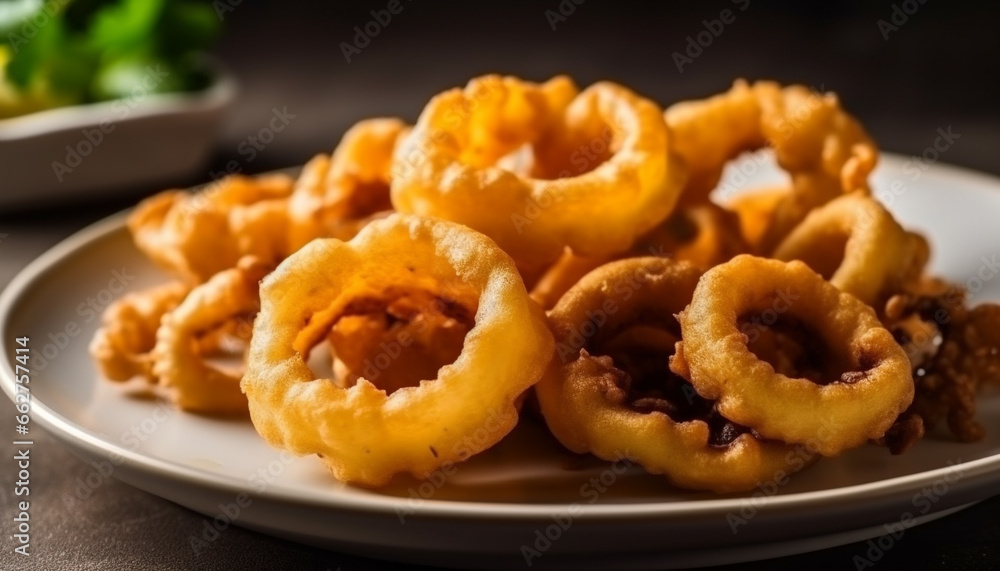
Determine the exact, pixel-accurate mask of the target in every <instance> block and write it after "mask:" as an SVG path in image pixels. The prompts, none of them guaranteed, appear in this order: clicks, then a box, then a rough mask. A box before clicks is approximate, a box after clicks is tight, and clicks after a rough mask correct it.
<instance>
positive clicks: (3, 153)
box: [0, 66, 236, 207]
mask: <svg viewBox="0 0 1000 571" xmlns="http://www.w3.org/2000/svg"><path fill="white" fill-rule="evenodd" d="M211 71H212V75H213V77H214V81H213V83H212V84H211V85H210V86H208V87H207V88H205V89H203V90H201V91H197V92H190V93H164V94H150V95H144V94H143V93H142V92H141V91H140V92H137V93H136V94H135V97H133V98H130V99H123V100H115V101H106V102H101V103H93V104H88V105H74V106H70V107H62V108H57V109H50V110H46V111H40V112H37V113H31V114H29V115H23V116H20V117H13V118H10V119H3V120H0V207H4V206H8V207H9V206H28V205H31V204H38V203H40V202H42V201H45V200H50V199H52V198H64V197H67V196H72V195H77V196H79V195H80V193H84V192H86V193H90V195H91V196H96V195H98V194H105V195H106V194H110V193H112V192H116V191H121V190H122V189H123V188H125V187H127V186H129V185H142V186H151V185H154V184H157V183H160V184H169V183H171V182H177V181H178V179H184V178H190V177H191V176H193V175H195V174H197V172H198V170H199V169H201V168H204V165H205V161H206V160H207V159H208V158H209V156H210V154H211V152H212V146H213V143H214V142H215V135H216V133H217V132H218V129H219V126H220V124H221V122H222V119H223V116H224V113H225V110H226V108H227V107H228V106H229V105H230V103H231V102H232V100H233V98H234V96H235V94H236V83H235V81H234V80H233V79H232V78H231V77H230V76H229V75H228V74H226V73H225V72H223V71H221V70H220V69H218V67H217V66H213V67H212V70H211Z"/></svg>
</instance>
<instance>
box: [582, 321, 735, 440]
mask: <svg viewBox="0 0 1000 571" xmlns="http://www.w3.org/2000/svg"><path fill="white" fill-rule="evenodd" d="M679 338H680V326H679V325H678V324H677V321H676V319H674V318H673V317H672V316H671V317H670V319H669V322H668V323H665V324H653V323H644V324H643V323H640V324H634V325H631V326H629V327H626V328H624V329H622V330H620V331H619V332H617V333H615V334H613V335H611V336H609V337H608V338H606V339H599V340H595V341H597V342H595V343H594V344H593V346H592V347H589V348H588V349H589V350H593V351H594V354H596V355H605V356H607V357H610V358H611V360H612V361H613V363H614V367H615V369H616V370H617V371H618V372H619V373H620V374H618V375H617V376H616V380H617V385H618V387H619V388H620V389H621V390H622V391H623V392H624V393H625V395H626V403H627V406H628V407H629V408H630V409H632V410H634V411H636V412H639V413H643V414H650V413H662V414H665V415H667V416H668V417H670V419H671V420H673V421H674V422H688V421H692V420H701V421H703V422H705V423H706V424H708V428H709V441H708V443H709V445H711V446H718V447H724V446H728V445H729V444H731V443H732V442H733V441H734V440H736V438H737V437H739V436H740V435H741V434H744V433H747V432H750V429H749V428H747V427H745V426H741V425H738V424H736V423H734V422H731V421H729V420H728V419H726V418H724V417H723V416H722V415H720V414H719V413H718V411H717V410H716V409H715V405H714V403H713V402H712V401H710V400H707V399H705V398H702V397H701V396H700V395H699V394H698V393H697V392H696V391H695V390H694V387H693V386H692V385H691V383H689V382H688V381H687V379H685V378H683V377H681V376H680V375H678V374H676V373H674V372H673V371H671V370H670V368H669V361H670V357H671V356H672V355H673V354H674V350H675V344H676V342H677V341H678V340H679Z"/></svg>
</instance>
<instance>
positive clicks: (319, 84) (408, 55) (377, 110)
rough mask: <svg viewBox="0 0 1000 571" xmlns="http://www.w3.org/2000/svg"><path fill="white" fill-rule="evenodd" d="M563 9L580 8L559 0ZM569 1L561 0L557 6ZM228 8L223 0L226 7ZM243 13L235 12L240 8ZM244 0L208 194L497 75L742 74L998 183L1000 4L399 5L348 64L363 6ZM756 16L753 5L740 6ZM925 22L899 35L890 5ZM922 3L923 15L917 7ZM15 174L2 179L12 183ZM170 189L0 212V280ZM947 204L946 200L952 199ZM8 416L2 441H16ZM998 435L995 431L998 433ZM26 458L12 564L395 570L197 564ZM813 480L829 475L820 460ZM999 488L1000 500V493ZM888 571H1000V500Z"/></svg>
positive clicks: (179, 535) (218, 546)
mask: <svg viewBox="0 0 1000 571" xmlns="http://www.w3.org/2000/svg"><path fill="white" fill-rule="evenodd" d="M566 1H567V2H568V0H566ZM564 3H565V2H564ZM217 4H218V3H217ZM232 4H235V2H232ZM261 4H262V3H251V2H242V3H239V4H238V5H236V6H234V7H233V9H232V10H231V11H225V12H223V16H224V21H225V24H226V26H227V27H228V30H227V32H226V34H225V36H224V37H223V38H222V40H221V41H220V42H219V45H218V47H217V50H216V51H217V53H218V55H219V56H220V57H221V58H222V60H223V61H225V62H226V63H227V64H228V66H229V67H230V68H231V69H232V70H233V71H234V73H235V74H236V76H237V78H238V79H239V81H240V83H241V94H240V97H239V99H238V101H237V104H236V105H235V107H234V109H233V111H232V113H231V115H230V117H229V121H228V123H227V126H226V128H225V129H224V131H223V132H222V133H221V134H220V137H219V142H218V146H217V151H216V154H215V156H214V158H213V159H212V161H211V164H209V165H206V167H205V170H204V173H203V174H199V175H197V176H194V177H191V178H190V179H187V180H176V181H171V183H172V184H174V185H176V186H183V185H188V184H194V183H198V182H205V181H207V180H209V178H210V177H209V173H210V172H217V171H219V170H220V169H222V168H224V165H226V164H227V162H229V161H231V160H237V161H239V162H240V166H241V169H242V170H243V171H244V172H249V173H255V172H262V171H266V170H270V169H273V168H280V167H286V166H291V165H297V164H301V163H303V162H304V161H305V160H307V159H308V158H310V157H311V156H312V155H313V154H316V153H319V152H324V151H326V152H328V150H329V149H332V148H333V146H334V145H335V144H336V142H337V140H338V139H339V137H340V135H341V134H342V133H343V131H344V129H345V128H347V127H348V126H349V125H350V124H352V123H353V122H355V121H357V120H358V119H361V118H364V117H369V116H375V115H398V116H401V117H404V118H406V119H407V120H410V121H412V120H414V119H415V118H416V115H417V114H418V113H419V111H420V109H421V107H422V106H423V103H424V102H425V101H426V100H427V98H429V97H430V96H431V95H433V94H434V93H436V92H438V91H440V90H442V89H443V88H445V87H449V86H456V85H461V84H463V83H464V82H465V81H466V80H467V79H468V78H469V77H472V76H474V75H477V74H481V73H487V72H501V73H512V74H516V75H520V76H524V77H528V78H532V79H543V78H546V77H548V76H551V75H553V74H556V73H569V74H571V75H572V76H574V78H575V79H576V80H577V81H578V83H579V84H581V85H586V84H589V83H590V82H592V81H595V80H598V79H611V80H616V81H620V82H623V83H625V84H628V85H630V86H632V87H633V88H634V89H636V90H637V91H638V92H640V93H642V94H645V95H647V96H649V97H651V98H653V99H656V100H658V101H660V102H661V103H664V104H666V103H669V102H672V101H676V100H678V99H682V98H690V97H699V96H704V95H708V94H710V93H714V92H717V91H721V90H723V89H725V88H726V87H727V86H728V85H729V84H730V83H731V82H732V80H733V79H734V78H737V77H747V78H751V79H753V78H774V79H778V80H781V81H784V82H799V83H804V84H807V85H812V86H815V87H818V88H823V89H826V90H832V91H836V92H837V93H838V94H839V95H840V96H841V99H842V101H843V102H844V105H845V106H846V107H847V108H848V109H850V110H851V111H852V112H853V113H854V114H855V115H856V116H858V117H859V118H860V119H861V120H862V121H863V122H864V124H865V125H866V126H867V127H868V129H869V131H870V132H871V133H872V135H873V136H874V137H875V138H876V139H877V140H878V142H879V144H880V146H881V147H882V148H883V149H884V150H887V151H891V152H896V153H902V154H916V153H919V152H921V151H922V150H923V149H924V148H925V147H927V146H928V145H929V144H931V143H932V142H933V140H934V137H935V136H936V130H937V129H938V128H948V127H951V128H952V130H953V131H954V132H957V133H960V134H961V139H960V141H959V142H958V143H957V144H956V145H954V146H953V148H952V149H950V150H949V151H948V155H947V157H946V158H945V160H946V162H950V163H953V164H958V165H962V166H967V167H971V168H975V169H978V170H982V171H986V172H990V173H993V174H1000V162H998V160H997V158H998V146H1000V145H998V144H1000V107H998V106H997V101H998V96H1000V85H998V83H1000V82H998V80H997V77H998V75H997V72H998V71H1000V58H998V57H997V56H1000V33H997V22H1000V5H996V4H993V3H986V2H983V3H981V4H977V3H949V4H945V3H944V2H935V1H931V2H925V3H919V2H917V1H916V0H911V1H910V2H889V1H885V2H881V1H880V2H864V3H862V2H841V3H824V4H823V5H822V6H813V7H803V6H802V5H801V4H802V3H798V2H791V1H789V2H763V1H759V0H739V1H735V0H734V1H732V2H730V1H721V0H720V1H717V2H713V3H697V4H694V3H692V5H689V6H684V7H668V6H661V5H657V6H656V7H655V8H654V7H651V6H650V5H647V4H640V3H618V2H615V3H612V2H609V1H601V0H587V2H585V3H582V4H580V5H576V8H575V11H574V12H573V13H572V14H570V15H568V16H567V17H566V19H565V21H557V22H556V25H555V30H553V29H552V25H551V24H550V22H549V21H548V19H547V17H546V14H545V12H546V10H558V9H559V8H558V6H559V2H558V1H557V0H552V1H548V2H539V3H536V4H530V5H524V6H518V5H511V4H508V3H500V2H483V3H450V4H436V5H431V4H430V3H425V2H419V1H418V2H410V1H409V0H404V2H403V6H404V9H403V11H402V12H401V13H400V14H398V15H396V16H395V17H394V19H393V21H392V22H391V24H390V25H388V26H386V28H385V29H384V30H382V32H381V33H380V34H379V36H378V37H377V38H375V39H374V40H373V41H372V43H371V44H370V45H368V46H366V47H365V48H364V49H363V50H362V51H361V53H360V54H355V55H354V57H352V61H351V62H347V61H346V60H345V57H344V55H343V53H342V51H341V48H340V43H341V42H343V41H348V42H350V41H351V37H352V36H353V34H354V32H353V30H352V28H353V27H354V26H357V25H363V24H364V23H365V22H366V21H367V20H368V19H370V16H369V15H368V12H369V10H372V9H380V8H382V7H384V4H385V3H384V2H378V1H371V2H364V3H353V4H351V5H350V6H346V7H341V6H337V7H333V6H326V5H325V4H324V3H321V2H304V1H294V2H282V3H270V4H269V5H268V6H263V5H261ZM744 6H745V10H741V9H740V8H741V7H744ZM725 8H730V9H733V10H734V13H735V14H736V18H735V20H734V21H733V22H732V23H731V24H728V25H727V26H726V27H725V30H724V31H723V33H722V34H720V35H719V36H718V37H717V38H715V39H714V40H713V43H712V44H711V45H710V46H708V47H707V48H705V49H704V51H703V52H702V53H701V54H699V55H698V56H697V57H696V58H694V59H693V60H692V62H690V63H689V64H685V65H684V66H683V69H682V70H681V71H679V70H678V67H677V65H676V64H675V63H674V59H673V57H672V54H673V53H674V52H678V51H683V50H684V47H685V43H686V38H687V37H688V36H689V35H692V34H697V33H698V32H699V31H701V30H702V29H704V28H703V24H702V20H704V19H712V18H716V17H718V14H719V12H720V11H721V10H723V9H725ZM903 8H906V10H907V11H910V12H912V14H909V15H907V16H906V21H905V22H902V18H901V17H899V16H897V21H899V22H902V23H900V24H899V25H898V26H897V28H898V29H891V28H887V27H886V26H884V25H882V26H881V27H880V24H879V21H880V20H883V21H886V22H890V23H892V17H893V13H894V11H895V10H897V9H899V10H902V9H903ZM914 8H915V11H914ZM275 107H277V108H287V110H288V112H290V113H293V114H295V115H296V116H297V118H296V120H293V121H292V123H291V124H290V125H289V127H288V128H287V129H286V130H285V131H283V132H282V133H280V134H279V135H278V136H277V137H276V138H275V139H274V141H273V142H272V143H271V144H269V145H268V146H267V147H266V148H265V149H263V150H262V151H260V153H259V154H258V155H257V156H256V157H254V159H253V160H252V161H248V160H247V158H248V157H247V156H246V155H243V154H240V153H239V151H238V149H239V145H240V143H241V142H242V141H244V140H245V139H246V138H247V137H248V136H250V135H252V134H254V133H256V132H257V131H258V130H259V129H261V128H262V127H263V126H265V125H266V121H267V120H268V118H269V117H270V114H271V113H272V109H274V108H275ZM0 177H2V173H0ZM157 190H160V188H159V187H148V188H142V187H138V188H129V189H120V190H110V191H108V192H106V193H104V194H103V195H102V197H100V198H98V199H88V200H84V199H83V198H81V199H80V200H76V201H67V202H65V203H61V204H56V205H53V204H46V205H45V206H44V207H42V206H34V207H32V206H27V207H25V208H22V209H18V210H16V211H14V210H11V209H7V210H6V211H4V212H0V286H2V285H5V284H6V283H7V282H8V281H9V280H10V279H11V278H12V277H13V275H14V274H15V273H16V272H17V271H18V270H19V269H20V268H22V267H23V266H24V265H25V264H27V263H28V262H29V261H31V260H32V259H33V258H34V257H36V256H37V255H38V254H40V253H41V252H43V251H44V250H46V249H47V248H48V247H50V246H51V245H53V244H55V243H56V242H58V241H59V240H61V239H62V238H64V237H66V236H68V235H69V234H70V233H72V232H74V231H75V230H77V229H79V228H81V227H83V226H85V225H87V224H89V223H91V222H93V221H95V220H97V219H99V218H100V217H102V216H104V215H107V214H110V213H112V212H115V211H118V210H121V209H123V208H126V207H128V206H130V205H132V204H134V202H135V201H136V200H137V199H138V198H139V197H141V196H144V195H148V194H151V193H152V192H155V191H157ZM942 204H943V207H942V208H943V209H945V210H946V208H947V206H946V204H947V203H946V202H944V199H943V203H942ZM12 416H13V415H11V414H3V415H0V434H13V427H14V421H13V418H12ZM989 429H991V430H1000V427H996V426H992V427H989ZM34 436H35V445H34V448H33V452H32V454H33V456H32V458H33V461H34V463H33V465H32V489H31V491H32V497H31V500H32V506H33V512H32V528H33V530H35V532H34V535H33V540H32V543H33V545H32V548H33V555H32V556H31V557H30V558H23V557H19V556H18V557H15V556H13V555H12V554H11V552H10V549H11V547H8V546H10V545H12V544H11V543H10V540H9V539H8V538H7V537H6V536H7V535H8V533H7V531H4V536H5V547H4V548H3V550H2V551H0V568H3V569H70V568H72V569H115V570H118V569H121V570H125V569H244V568H245V569H320V570H322V569H331V570H333V569H343V570H345V571H346V570H351V569H383V568H386V567H387V564H385V563H381V562H375V561H371V560H363V559H359V558H356V557H351V556H347V555H343V554H339V553H333V552H328V551H323V550H318V549H314V548H310V547H306V546H303V545H298V544H295V543H291V542H287V541H283V540H279V539H275V538H272V537H268V536H265V535H261V534H258V533H255V532H251V531H247V530H243V529H240V528H235V527H231V528H229V529H228V530H226V531H225V532H224V533H223V534H222V537H220V539H219V540H217V541H215V542H214V543H213V544H212V545H211V548H210V549H208V550H206V551H204V552H203V553H201V554H200V555H197V556H196V555H195V554H194V552H193V551H192V550H191V548H190V547H189V545H188V536H189V534H190V533H191V532H192V530H195V529H199V528H200V526H201V525H202V522H203V520H204V519H205V518H204V517H203V516H201V515H200V514H198V513H195V512H192V511H189V510H187V509H184V508H182V507H179V506H177V505H175V504H173V503H171V502H168V501H166V500H163V499H160V498H158V497H156V496H153V495H150V494H148V493H145V492H142V491H140V490H138V489H136V488H132V487H130V486H128V485H126V484H124V483H121V482H118V481H117V480H110V481H106V482H105V483H104V484H102V485H101V486H100V487H99V488H98V489H96V490H95V492H94V496H93V497H92V498H91V499H90V500H89V501H86V502H79V503H77V504H75V505H74V506H73V507H72V508H69V507H67V506H65V505H64V501H63V498H64V496H65V495H66V494H67V493H72V489H73V486H74V485H75V483H76V478H78V477H85V476H86V474H87V473H88V472H89V471H90V467H89V466H88V465H87V464H85V463H84V462H82V461H81V460H79V459H77V458H76V457H75V456H73V455H72V453H71V452H70V451H69V450H68V449H67V448H66V447H65V446H63V445H62V444H60V443H58V442H57V441H55V439H53V438H52V437H50V436H48V435H45V434H41V433H36V434H34ZM13 453H14V450H13V448H12V446H11V445H10V444H9V441H5V442H4V443H3V444H2V456H3V457H4V458H6V459H8V460H4V461H3V463H2V464H0V482H3V483H4V484H3V485H2V486H0V499H2V500H3V517H2V520H3V522H4V523H3V524H2V525H3V529H4V530H7V529H10V526H11V523H10V522H11V520H12V518H13V513H12V510H13V504H14V500H15V497H14V496H13V495H12V489H11V486H9V485H8V484H7V483H8V482H13V481H14V479H15V478H14V476H15V474H16V468H15V464H14V463H13V462H11V461H10V460H9V459H10V458H11V457H12V455H13ZM817 469H822V468H821V467H819V468H817ZM997 491H998V493H1000V489H998V490H997ZM867 549H868V545H867V543H865V542H861V543H857V544H849V545H845V546H841V547H836V548H832V549H827V550H823V551H819V552H815V553H809V554H803V555H798V556H793V557H788V558H783V559H778V560H772V561H766V562H758V563H752V564H748V565H746V566H745V567H746V568H749V569H771V568H794V569H801V568H837V569H852V568H855V566H856V560H855V556H856V555H864V553H865V552H866V550H867ZM876 566H878V567H880V568H886V569H890V568H904V567H905V568H914V569H923V568H947V569H976V568H982V569H997V568H1000V496H996V497H993V498H992V499H989V500H986V501H984V502H982V503H980V504H977V505H975V506H973V507H970V508H968V509H966V510H964V511H961V512H959V513H956V514H954V515H951V516H948V517H946V518H943V519H941V520H938V521H935V522H932V523H928V524H926V525H922V526H919V527H916V528H913V529H910V530H908V531H907V532H906V534H905V536H904V537H903V538H902V539H901V540H900V541H898V542H897V543H896V545H895V546H894V547H893V548H892V549H891V550H889V551H887V552H886V553H885V555H884V557H883V558H882V559H881V560H880V561H878V562H876Z"/></svg>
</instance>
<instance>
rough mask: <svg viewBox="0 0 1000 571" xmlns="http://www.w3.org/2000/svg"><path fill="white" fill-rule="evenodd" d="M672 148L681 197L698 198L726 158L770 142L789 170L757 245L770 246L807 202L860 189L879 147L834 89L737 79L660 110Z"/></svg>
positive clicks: (709, 186)
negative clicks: (785, 188)
mask: <svg viewBox="0 0 1000 571" xmlns="http://www.w3.org/2000/svg"><path fill="white" fill-rule="evenodd" d="M665 116H666V119H667V124H668V125H669V126H670V129H671V131H672V132H673V143H674V150H675V151H676V152H677V153H678V154H680V155H681V157H682V158H683V159H684V160H685V162H686V163H687V166H688V169H689V171H690V174H689V178H688V182H687V184H686V186H685V188H684V191H683V193H682V198H681V200H682V202H685V203H697V202H704V201H706V200H707V198H708V194H709V193H710V192H711V191H712V190H713V189H714V188H715V187H716V185H717V184H718V183H719V179H720V178H721V176H722V171H723V168H724V167H725V165H726V163H727V162H728V161H730V160H732V159H734V158H736V157H737V156H739V155H740V154H741V153H743V152H746V151H752V150H756V149H759V148H762V147H764V146H765V145H769V146H770V147H771V148H773V149H774V153H775V157H776V159H777V161H778V164H779V165H780V166H781V167H782V168H784V169H785V170H786V171H787V172H788V173H789V174H790V175H791V177H792V192H791V194H789V195H788V196H787V197H785V198H784V199H782V200H781V201H779V202H778V203H777V204H776V207H775V210H774V213H773V216H772V219H771V221H770V223H769V224H768V228H767V232H766V233H765V235H764V237H763V239H762V251H764V252H767V251H769V250H770V249H771V248H773V247H774V246H775V245H776V244H777V243H778V242H779V241H780V240H781V239H782V238H783V237H784V236H785V235H786V234H787V233H788V232H789V231H791V229H792V228H794V227H795V225H796V224H798V222H799V221H801V220H802V218H804V217H805V215H806V214H807V213H808V212H809V211H810V210H812V209H813V208H815V207H817V206H820V205H822V204H824V203H826V202H828V201H829V200H832V199H833V198H835V197H836V196H838V195H839V194H841V193H843V192H850V191H853V190H857V189H866V188H867V182H866V181H867V178H868V175H869V174H870V173H871V171H872V170H873V169H874V168H875V163H876V161H877V159H878V149H877V147H876V146H875V144H874V143H873V142H872V140H871V139H870V138H869V137H868V135H867V134H866V133H865V131H864V129H863V128H862V127H861V125H860V124H859V123H858V122H857V120H855V119H854V118H853V117H851V116H850V115H848V114H847V113H846V112H844V110H843V109H841V107H840V104H839V102H838V100H837V97H836V95H834V94H832V93H826V94H819V93H816V92H814V91H812V90H810V89H808V88H806V87H804V86H801V85H791V86H787V87H781V86H780V85H778V84H777V83H774V82H769V81H758V82H756V83H754V84H753V85H749V84H747V83H746V82H745V81H742V80H741V81H737V82H735V83H734V84H733V87H732V89H730V90H729V91H727V92H726V93H723V94H720V95H716V96H713V97H710V98H708V99H704V100H700V101H683V102H680V103H677V104H674V105H672V106H671V107H670V108H668V109H667V111H666V114H665Z"/></svg>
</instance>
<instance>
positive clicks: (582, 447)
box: [535, 257, 808, 492]
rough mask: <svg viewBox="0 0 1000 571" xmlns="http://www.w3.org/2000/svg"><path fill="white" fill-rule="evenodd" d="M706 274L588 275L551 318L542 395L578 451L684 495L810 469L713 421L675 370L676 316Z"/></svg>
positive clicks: (679, 267)
mask: <svg viewBox="0 0 1000 571" xmlns="http://www.w3.org/2000/svg"><path fill="white" fill-rule="evenodd" d="M700 274H701V272H700V271H699V270H697V269H696V268H694V267H693V266H690V265H688V264H685V263H679V262H672V261H669V260H663V259H659V258H649V257H647V258H631V259H627V260H621V261H617V262H612V263H610V264H607V265H604V266H601V267H600V268H598V269H597V270H595V271H593V272H591V273H590V274H588V275H587V276H586V277H584V278H583V279H582V280H580V282H579V283H578V284H576V285H575V286H573V288H572V289H570V291H569V292H567V294H566V295H565V296H563V298H562V299H561V300H560V301H559V303H558V305H556V307H555V309H553V310H552V311H551V312H549V323H550V326H551V328H552V330H553V332H554V334H555V337H556V353H557V354H556V357H555V358H554V359H553V360H552V363H551V364H550V366H549V368H548V369H547V371H546V373H545V376H544V377H543V379H542V381H541V382H539V384H538V385H536V387H535V392H536V394H537V395H538V401H539V403H540V405H541V409H542V413H543V415H544V416H545V421H546V423H547V424H548V426H549V429H550V430H551V431H552V433H553V434H554V435H555V436H556V438H557V439H559V441H560V442H561V443H562V444H563V445H564V446H566V447H567V448H569V449H570V450H572V451H574V452H578V453H585V452H590V453H592V454H594V455H595V456H597V457H599V458H603V459H605V460H618V459H620V458H622V457H628V458H632V459H634V460H635V461H637V462H638V463H639V464H641V465H642V466H643V467H644V468H646V470H648V471H649V472H652V473H655V474H664V475H666V477H667V478H668V479H669V480H670V481H671V482H672V483H674V484H676V485H677V486H680V487H684V488H692V489H699V490H713V491H716V492H732V491H739V490H748V489H751V488H753V487H754V486H756V485H758V484H759V483H760V482H763V481H767V480H771V479H774V478H776V477H780V478H783V477H784V475H785V474H789V473H791V472H793V471H795V470H796V469H797V468H801V467H802V466H804V465H805V464H806V463H808V462H807V461H806V460H804V459H803V458H804V457H803V456H798V455H797V454H796V450H795V448H794V447H792V446H788V445H785V444H783V443H779V442H766V441H762V440H760V439H758V438H756V437H755V436H754V435H753V434H751V433H750V431H748V430H747V429H745V428H742V427H737V426H735V425H733V424H732V423H729V422H727V421H726V420H725V419H723V418H720V417H718V416H717V415H714V414H713V411H712V403H710V402H707V401H704V400H703V399H700V398H698V396H697V395H696V394H694V391H693V389H692V388H691V387H690V385H688V384H687V382H686V381H685V380H684V379H682V378H680V377H677V376H676V375H672V374H671V373H670V371H669V370H668V368H667V359H668V357H669V355H670V354H671V353H672V350H673V341H674V340H675V339H676V336H675V335H674V334H672V330H674V331H676V330H677V329H678V326H677V323H676V320H675V318H674V314H675V313H677V312H679V311H681V310H682V309H683V308H684V307H685V306H686V305H687V304H688V302H689V301H690V299H691V295H692V293H693V292H694V289H695V286H696V285H697V283H698V279H699V276H700ZM648 352H651V354H650V355H644V354H643V353H648ZM608 354H611V355H612V356H608ZM592 355H601V356H596V357H595V356H592ZM650 357H651V358H650ZM641 361H646V362H647V364H645V365H643V364H641ZM644 377H651V378H644ZM636 388H639V393H638V394H633V393H634V392H635V389H636ZM643 389H645V390H643ZM654 395H655V396H654Z"/></svg>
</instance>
